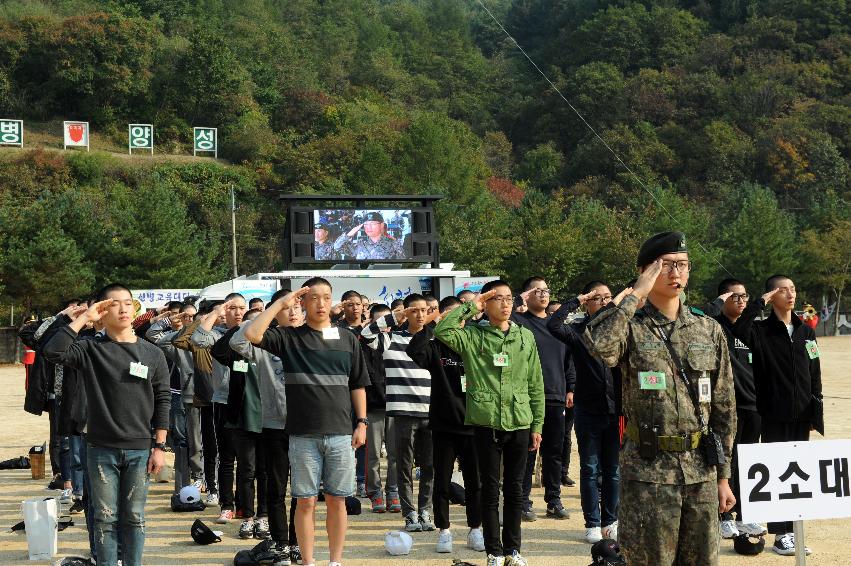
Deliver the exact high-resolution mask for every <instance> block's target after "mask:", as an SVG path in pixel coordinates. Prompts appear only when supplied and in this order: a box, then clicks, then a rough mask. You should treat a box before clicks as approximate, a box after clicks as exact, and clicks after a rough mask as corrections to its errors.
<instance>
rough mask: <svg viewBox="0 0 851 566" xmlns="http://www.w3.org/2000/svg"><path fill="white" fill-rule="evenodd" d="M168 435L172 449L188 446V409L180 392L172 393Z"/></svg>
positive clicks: (167, 439) (167, 440)
mask: <svg viewBox="0 0 851 566" xmlns="http://www.w3.org/2000/svg"><path fill="white" fill-rule="evenodd" d="M168 425H169V426H168V437H167V438H166V442H167V443H168V445H169V446H171V449H172V450H175V449H176V448H186V447H187V446H188V443H187V441H186V409H185V408H184V407H183V399H182V397H181V395H180V393H174V392H172V394H171V410H170V411H169V413H168Z"/></svg>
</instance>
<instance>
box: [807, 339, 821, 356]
mask: <svg viewBox="0 0 851 566" xmlns="http://www.w3.org/2000/svg"><path fill="white" fill-rule="evenodd" d="M806 348H807V355H808V356H809V357H810V359H811V360H814V359H816V358H818V357H820V356H821V354H820V353H819V349H818V344H817V343H816V341H815V340H807V342H806Z"/></svg>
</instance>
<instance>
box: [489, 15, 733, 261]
mask: <svg viewBox="0 0 851 566" xmlns="http://www.w3.org/2000/svg"><path fill="white" fill-rule="evenodd" d="M476 2H477V3H478V4H479V6H481V7H482V9H483V10H484V11H485V12H487V14H488V16H490V18H491V20H493V22H494V23H495V24H496V25H497V26H498V27H499V29H500V30H502V33H504V34H505V36H506V37H507V38H508V39H510V40H511V42H512V43H513V44H514V46H515V47H517V49H518V51H520V53H522V54H523V56H524V57H525V58H526V60H528V61H529V63H530V64H531V65H532V67H534V68H535V70H536V71H538V74H540V75H541V77H543V79H544V80H545V81H547V83H548V84H549V85H550V87H551V88H552V89H553V90H554V91H555V92H556V94H558V95H559V97H560V98H561V99H562V100H563V101H564V103H565V104H567V106H568V107H569V108H570V109H571V110H572V111H573V113H574V114H576V116H577V117H578V118H579V120H580V121H581V122H582V123H583V124H585V127H587V128H588V129H589V130H590V131H591V133H592V134H594V137H595V138H597V140H599V141H600V143H602V144H603V147H605V148H606V149H607V150H608V151H609V153H611V154H612V156H613V157H614V158H615V159H616V160H617V162H618V163H620V165H621V167H623V168H624V169H626V171H627V172H628V173H629V174H630V175H631V176H632V178H633V179H634V180H635V181H636V182H637V183H638V185H639V186H640V187H641V188H642V189H644V191H645V192H646V193H647V194H649V195H650V197H651V198H652V199H653V200H654V201H655V202H656V204H657V205H658V206H659V208H661V209H662V210H663V211H664V212H665V214H667V215H668V216H669V217H670V218H671V220H673V221H674V223H675V224H679V221H678V220H677V218H676V217H675V216H674V215H673V214H672V213H671V211H670V210H668V209H667V207H666V206H665V205H664V204H663V203H662V201H660V200H659V198H658V197H657V196H656V195H655V194H653V191H651V190H650V189H649V188H648V187H647V185H645V184H644V181H642V180H641V178H640V177H639V176H638V175H637V174H636V173H635V171H633V170H632V168H631V167H630V166H629V165H627V164H626V162H624V160H623V159H621V157H620V155H618V153H617V152H616V151H615V150H614V149H612V147H611V146H610V145H609V144H608V143H607V142H606V140H605V139H603V137H602V136H601V135H600V134H599V133H598V132H597V130H596V128H594V126H592V125H591V124H590V123H588V120H586V119H585V116H583V115H582V113H581V112H580V111H579V110H577V108H576V107H575V106H574V105H573V104H571V103H570V101H569V100H568V99H567V97H565V96H564V94H562V92H561V90H559V88H558V87H557V86H556V85H555V83H554V82H553V81H552V80H550V77H549V76H547V74H546V73H545V72H544V71H543V70H542V69H541V68H540V67H539V66H538V64H537V63H536V62H535V60H534V59H532V57H531V56H530V55H529V54H528V53H527V52H526V50H525V49H523V47H521V45H520V44H519V43H518V42H517V40H516V39H514V36H512V35H511V34H510V33H508V30H506V29H505V26H503V25H502V23H501V22H500V21H499V20H498V19H497V18H496V16H494V14H493V12H491V11H490V9H488V7H487V6H485V4H484V2H483V1H482V0H476ZM694 241H695V242H696V243H697V245H698V246H700V249H701V250H703V252H704V253H705V254H706V255H707V256H709V257H711V258H712V259H713V260H714V261H715V263H717V264H718V266H719V267H720V268H721V269H723V270H724V271H725V272H726V273H727V274H728V275H729V276H730V277H735V276H734V275H733V274H732V273H730V271H729V270H728V269H727V268H726V267H724V265H722V264H721V262H720V261H718V258H717V257H715V255H714V254H711V253H710V252H709V250H707V249H706V248H705V247H703V244H701V243H700V241H698V240H694Z"/></svg>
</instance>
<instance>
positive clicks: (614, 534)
mask: <svg viewBox="0 0 851 566" xmlns="http://www.w3.org/2000/svg"><path fill="white" fill-rule="evenodd" d="M603 538H610V539H612V540H618V522H617V521H615V522H614V523H612V524H611V525H606V526H605V527H603Z"/></svg>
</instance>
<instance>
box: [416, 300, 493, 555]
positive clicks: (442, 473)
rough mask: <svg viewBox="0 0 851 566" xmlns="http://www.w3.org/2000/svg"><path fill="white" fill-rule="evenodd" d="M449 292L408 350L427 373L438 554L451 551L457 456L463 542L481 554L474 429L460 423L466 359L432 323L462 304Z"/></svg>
mask: <svg viewBox="0 0 851 566" xmlns="http://www.w3.org/2000/svg"><path fill="white" fill-rule="evenodd" d="M461 304H462V303H461V301H459V300H458V299H457V298H455V297H453V296H449V297H446V298H444V299H443V300H442V301H440V304H439V306H438V310H435V311H432V312H430V313H428V315H426V318H425V321H424V324H425V327H424V328H423V331H422V332H418V333H417V334H415V335H414V337H413V338H411V341H410V343H408V347H407V349H406V352H407V354H408V355H409V356H410V357H411V359H412V360H414V363H416V364H417V365H418V366H420V367H421V368H423V369H426V370H428V371H429V373H430V374H431V404H430V405H429V410H428V419H429V428H430V429H431V431H432V432H431V438H432V451H433V454H434V457H433V465H434V495H433V500H434V523H435V525H436V526H437V528H438V529H440V533H439V535H438V541H437V552H452V533H451V531H450V530H449V484H450V482H451V481H452V471H453V469H454V468H455V460H456V458H460V460H461V473H462V474H463V477H464V492H465V493H464V495H465V505H466V512H467V526H468V527H470V532H469V533H468V534H467V546H468V547H469V548H471V549H473V550H476V551H479V552H483V551H484V550H485V539H484V534H483V533H482V508H481V498H480V496H479V461H478V459H477V458H476V452H475V446H474V444H473V429H472V428H471V427H468V426H465V425H464V417H465V416H466V413H467V409H466V403H467V378H466V377H465V376H464V362H463V360H462V359H461V356H459V355H458V354H457V353H456V352H455V351H454V350H452V349H451V348H449V346H447V345H446V344H444V343H443V342H439V341H437V340H435V339H434V328H433V325H432V322H434V321H435V320H437V319H438V318H440V315H442V314H444V313H448V312H451V311H452V310H454V309H456V308H458V307H460V306H461Z"/></svg>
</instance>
